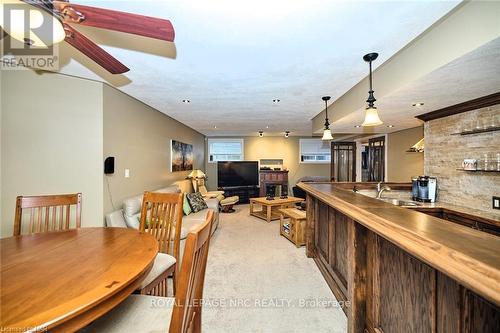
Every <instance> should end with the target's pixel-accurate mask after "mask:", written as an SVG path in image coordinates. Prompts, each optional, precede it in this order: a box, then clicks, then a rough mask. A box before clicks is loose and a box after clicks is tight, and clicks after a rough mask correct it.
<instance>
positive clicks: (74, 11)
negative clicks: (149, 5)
mask: <svg viewBox="0 0 500 333" xmlns="http://www.w3.org/2000/svg"><path fill="white" fill-rule="evenodd" d="M53 4H54V8H55V9H56V10H58V11H59V12H60V13H62V17H63V20H64V22H66V23H77V24H82V25H87V26H91V27H96V28H102V29H109V30H116V31H121V32H126V33H129V34H134V35H140V36H145V37H150V38H155V39H161V40H165V41H168V42H173V41H174V38H175V31H174V27H173V26H172V23H171V22H170V21H169V20H165V19H159V18H155V17H150V16H143V15H137V14H130V13H124V12H119V11H115V10H109V9H103V8H96V7H89V6H82V5H76V4H73V3H69V2H65V1H54V2H53Z"/></svg>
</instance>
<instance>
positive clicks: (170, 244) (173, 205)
mask: <svg viewBox="0 0 500 333" xmlns="http://www.w3.org/2000/svg"><path fill="white" fill-rule="evenodd" d="M181 227H182V194H181V193H157V192H144V197H143V200H142V209H141V221H140V226H139V229H140V230H141V231H144V232H148V233H150V234H151V235H152V236H153V237H154V238H155V239H156V240H157V241H158V245H159V248H160V252H163V253H167V254H170V255H172V256H174V257H175V258H176V259H178V256H179V245H180V237H181ZM174 233H175V234H174Z"/></svg>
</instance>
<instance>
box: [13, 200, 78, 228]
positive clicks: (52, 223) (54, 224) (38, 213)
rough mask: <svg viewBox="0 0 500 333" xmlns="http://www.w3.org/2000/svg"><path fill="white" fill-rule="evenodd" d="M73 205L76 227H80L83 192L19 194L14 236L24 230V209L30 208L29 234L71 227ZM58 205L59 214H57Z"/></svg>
mask: <svg viewBox="0 0 500 333" xmlns="http://www.w3.org/2000/svg"><path fill="white" fill-rule="evenodd" d="M73 206H74V207H75V218H74V221H75V228H80V227H81V206H82V194H81V193H76V194H65V195H44V196H18V197H17V199H16V213H15V216H14V236H19V235H21V233H22V232H23V230H22V229H23V228H22V223H23V211H24V210H26V209H29V222H28V228H27V230H26V232H27V233H28V234H32V233H39V232H48V231H57V230H67V229H70V225H71V208H72V207H73ZM58 207H59V214H57V210H58V209H57V208H58ZM65 208H66V209H65ZM51 211H52V212H51ZM64 211H66V212H64ZM58 215H59V216H58Z"/></svg>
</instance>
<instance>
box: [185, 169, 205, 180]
mask: <svg viewBox="0 0 500 333" xmlns="http://www.w3.org/2000/svg"><path fill="white" fill-rule="evenodd" d="M205 177H206V176H205V174H204V173H203V171H201V170H193V171H191V173H190V174H189V175H188V178H195V179H200V178H205Z"/></svg>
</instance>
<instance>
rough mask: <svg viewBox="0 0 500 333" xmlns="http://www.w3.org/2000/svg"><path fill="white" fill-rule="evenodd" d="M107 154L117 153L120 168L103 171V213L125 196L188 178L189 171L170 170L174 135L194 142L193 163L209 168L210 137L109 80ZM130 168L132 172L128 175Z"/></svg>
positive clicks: (106, 101) (107, 93) (105, 124)
mask: <svg viewBox="0 0 500 333" xmlns="http://www.w3.org/2000/svg"><path fill="white" fill-rule="evenodd" d="M103 105H104V108H103V109H104V151H103V158H106V157H107V156H114V157H115V174H114V175H110V176H104V213H105V214H106V213H108V212H111V211H112V210H114V209H113V206H112V204H111V198H110V192H109V191H108V189H107V183H106V182H107V181H109V188H110V190H111V196H112V198H113V204H114V206H115V208H121V204H122V201H123V199H124V198H127V197H130V196H133V195H137V194H141V193H142V192H144V191H145V190H153V189H157V188H159V187H162V186H166V185H169V184H171V183H173V182H174V181H177V180H181V179H185V178H186V176H187V175H188V174H189V172H173V173H172V172H170V140H171V139H174V140H179V141H182V142H185V143H189V144H193V145H194V147H193V148H194V167H195V168H198V169H204V163H205V161H204V157H205V154H204V145H205V143H204V141H205V137H204V136H203V135H202V134H200V133H198V132H196V131H195V130H193V129H191V128H189V127H187V126H185V125H183V124H182V123H180V122H178V121H176V120H174V119H172V118H170V117H168V116H166V115H165V114H163V113H161V112H159V111H157V110H156V109H153V108H151V107H149V106H147V105H145V104H144V103H142V102H140V101H138V100H136V99H134V98H132V97H130V96H128V95H126V94H124V93H122V92H120V91H118V90H116V89H114V88H112V87H109V86H107V85H104V104H103ZM125 169H130V178H125V177H124V172H125Z"/></svg>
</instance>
